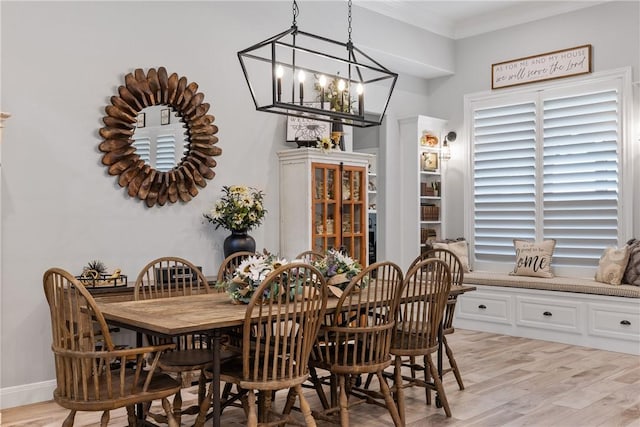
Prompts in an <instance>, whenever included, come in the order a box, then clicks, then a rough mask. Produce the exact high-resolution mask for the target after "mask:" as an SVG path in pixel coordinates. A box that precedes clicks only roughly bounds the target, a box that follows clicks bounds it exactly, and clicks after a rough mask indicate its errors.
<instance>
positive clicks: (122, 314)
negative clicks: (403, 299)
mask: <svg viewBox="0 0 640 427" xmlns="http://www.w3.org/2000/svg"><path fill="white" fill-rule="evenodd" d="M472 290H475V287H474V286H468V285H462V286H452V287H451V291H450V295H452V296H457V295H460V294H462V293H465V292H469V291H472ZM97 305H98V307H99V309H100V311H101V312H102V315H103V316H104V318H105V320H106V321H107V322H108V323H109V324H111V325H113V326H119V327H122V328H126V329H129V330H133V331H136V332H138V336H141V334H151V335H156V336H161V337H175V336H179V335H183V334H192V333H206V334H207V335H208V336H210V337H211V346H212V349H211V350H212V359H213V360H212V381H213V383H212V391H213V397H212V403H211V407H212V414H211V417H212V420H213V426H214V427H219V426H220V416H221V398H220V354H221V345H222V337H223V332H224V330H225V329H227V328H231V327H237V326H242V325H243V324H244V320H245V314H246V309H247V306H246V305H244V304H237V303H233V302H232V301H231V300H230V298H229V296H228V295H227V294H226V293H206V294H199V295H190V296H180V297H172V298H159V299H149V300H138V301H116V302H109V301H100V300H98V301H97ZM337 305H338V298H337V297H330V298H329V299H328V301H327V314H330V313H331V312H332V311H333V312H335V310H336V307H337ZM438 364H439V365H441V362H439V363H438ZM439 367H440V368H441V366H439Z"/></svg>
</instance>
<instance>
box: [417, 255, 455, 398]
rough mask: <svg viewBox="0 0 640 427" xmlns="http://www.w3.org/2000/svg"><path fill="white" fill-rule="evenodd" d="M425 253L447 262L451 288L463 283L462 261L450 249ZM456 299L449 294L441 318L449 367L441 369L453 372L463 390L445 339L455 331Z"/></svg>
mask: <svg viewBox="0 0 640 427" xmlns="http://www.w3.org/2000/svg"><path fill="white" fill-rule="evenodd" d="M426 255H427V256H428V257H430V258H437V259H440V260H442V261H444V262H446V263H447V265H448V266H449V270H450V271H451V288H452V289H453V288H455V287H456V286H462V284H463V283H464V268H463V267H462V262H461V261H460V258H458V256H457V255H456V254H454V253H453V252H452V251H450V250H448V249H444V248H437V249H430V250H429V251H427V252H426ZM457 301H458V295H457V294H454V295H451V294H449V299H447V307H446V308H445V311H444V319H443V320H442V346H443V347H444V350H445V353H446V355H447V359H448V360H449V367H448V368H445V369H443V370H442V376H444V375H445V374H447V373H449V372H453V375H454V376H455V377H456V382H457V383H458V388H459V389H460V390H464V383H463V382H462V375H461V374H460V369H459V368H458V363H457V362H456V359H455V357H454V356H453V350H452V349H451V346H450V345H449V342H448V341H447V335H451V334H452V333H454V332H455V328H454V327H453V318H454V317H455V313H456V302H457Z"/></svg>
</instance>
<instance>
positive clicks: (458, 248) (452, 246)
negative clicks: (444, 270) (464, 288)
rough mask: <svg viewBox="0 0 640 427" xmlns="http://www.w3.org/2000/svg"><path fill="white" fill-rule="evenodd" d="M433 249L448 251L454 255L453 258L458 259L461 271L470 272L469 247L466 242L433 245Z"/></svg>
mask: <svg viewBox="0 0 640 427" xmlns="http://www.w3.org/2000/svg"><path fill="white" fill-rule="evenodd" d="M433 248H434V249H449V250H450V251H451V252H453V253H454V254H455V256H457V257H458V259H460V263H461V264H462V271H464V272H465V273H468V272H470V271H471V267H470V266H469V245H468V244H467V241H466V240H459V241H456V242H448V243H434V244H433Z"/></svg>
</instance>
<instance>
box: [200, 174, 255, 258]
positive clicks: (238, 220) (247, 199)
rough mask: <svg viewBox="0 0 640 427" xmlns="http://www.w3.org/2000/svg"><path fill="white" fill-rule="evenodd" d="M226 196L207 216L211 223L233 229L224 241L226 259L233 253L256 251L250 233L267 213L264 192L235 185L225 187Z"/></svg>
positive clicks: (217, 226) (223, 188) (223, 189)
mask: <svg viewBox="0 0 640 427" xmlns="http://www.w3.org/2000/svg"><path fill="white" fill-rule="evenodd" d="M222 192H223V193H224V195H223V196H222V197H221V198H220V200H218V201H217V202H216V204H215V206H214V207H213V209H211V211H210V212H207V213H204V214H203V215H204V217H205V218H206V219H207V220H208V221H209V222H211V223H213V224H215V225H216V230H217V229H218V228H219V227H222V228H225V229H227V230H229V231H231V235H230V236H228V237H227V238H226V239H225V241H224V256H225V258H226V257H228V256H229V255H231V254H232V253H234V252H239V251H248V252H255V251H256V242H255V240H253V237H251V236H249V235H248V234H247V233H248V232H249V231H250V230H251V229H253V228H255V227H257V226H259V225H260V224H261V223H262V220H263V218H264V216H265V214H266V213H267V210H266V209H265V208H264V205H263V199H264V192H263V191H261V190H258V189H256V188H253V187H246V186H243V185H232V186H224V187H222Z"/></svg>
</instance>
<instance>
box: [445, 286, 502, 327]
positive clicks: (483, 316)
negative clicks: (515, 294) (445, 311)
mask: <svg viewBox="0 0 640 427" xmlns="http://www.w3.org/2000/svg"><path fill="white" fill-rule="evenodd" d="M457 309H458V314H457V317H460V318H461V319H473V320H482V321H487V322H493V323H505V324H511V323H512V322H513V314H512V313H513V310H512V309H511V297H509V296H508V295H498V294H491V293H485V292H480V291H475V292H470V293H466V294H464V295H461V296H459V297H458V303H457Z"/></svg>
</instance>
